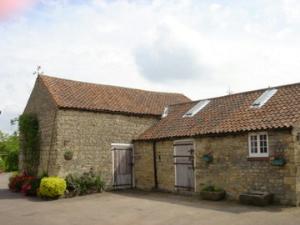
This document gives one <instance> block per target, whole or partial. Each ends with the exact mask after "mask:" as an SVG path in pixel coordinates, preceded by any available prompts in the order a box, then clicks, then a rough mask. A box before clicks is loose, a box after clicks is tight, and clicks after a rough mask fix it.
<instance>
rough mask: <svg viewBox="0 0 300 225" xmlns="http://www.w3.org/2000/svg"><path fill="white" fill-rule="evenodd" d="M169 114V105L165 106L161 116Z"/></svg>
mask: <svg viewBox="0 0 300 225" xmlns="http://www.w3.org/2000/svg"><path fill="white" fill-rule="evenodd" d="M168 114H169V107H165V109H164V112H163V114H162V115H161V118H165V117H167V116H168Z"/></svg>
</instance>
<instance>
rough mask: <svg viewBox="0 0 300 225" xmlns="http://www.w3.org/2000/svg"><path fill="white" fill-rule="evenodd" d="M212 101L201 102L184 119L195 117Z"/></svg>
mask: <svg viewBox="0 0 300 225" xmlns="http://www.w3.org/2000/svg"><path fill="white" fill-rule="evenodd" d="M209 102H210V101H209V100H202V101H199V102H198V103H197V104H196V105H195V106H193V107H192V108H191V109H190V110H189V111H187V112H186V113H185V114H184V115H183V117H193V116H194V115H196V114H197V113H198V112H200V111H201V110H202V109H203V108H204V107H205V106H206V105H207V104H208V103H209Z"/></svg>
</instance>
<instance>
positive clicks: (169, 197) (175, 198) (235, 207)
mask: <svg viewBox="0 0 300 225" xmlns="http://www.w3.org/2000/svg"><path fill="white" fill-rule="evenodd" d="M112 193H113V194H116V195H120V196H126V197H129V198H139V199H147V200H150V201H158V202H165V203H168V204H176V205H184V206H189V207H195V208H202V209H209V210H216V211H221V212H229V213H234V214H242V213H249V212H261V211H265V212H274V213H276V212H282V211H283V210H284V209H288V208H290V207H285V206H280V205H271V206H267V207H256V206H247V205H241V204H239V203H238V202H234V201H226V200H225V201H218V202H213V201H205V200H201V199H200V198H199V197H198V196H182V195H177V194H173V193H163V192H146V191H140V190H118V191H113V192H112Z"/></svg>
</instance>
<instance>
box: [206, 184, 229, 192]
mask: <svg viewBox="0 0 300 225" xmlns="http://www.w3.org/2000/svg"><path fill="white" fill-rule="evenodd" d="M202 191H208V192H222V191H224V190H223V189H222V188H217V187H215V186H213V185H209V186H206V187H204V188H203V189H202Z"/></svg>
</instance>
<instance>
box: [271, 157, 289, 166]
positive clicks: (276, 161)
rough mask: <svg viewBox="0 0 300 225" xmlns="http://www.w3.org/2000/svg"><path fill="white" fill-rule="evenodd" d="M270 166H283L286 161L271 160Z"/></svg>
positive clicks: (280, 159) (281, 159)
mask: <svg viewBox="0 0 300 225" xmlns="http://www.w3.org/2000/svg"><path fill="white" fill-rule="evenodd" d="M271 164H272V166H284V165H285V164H286V160H285V159H284V158H278V159H273V160H272V161H271Z"/></svg>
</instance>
